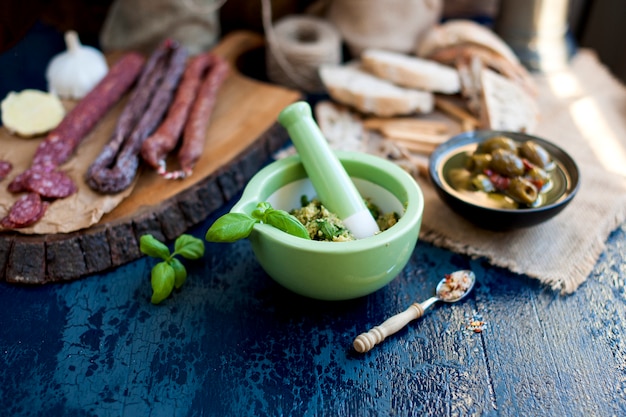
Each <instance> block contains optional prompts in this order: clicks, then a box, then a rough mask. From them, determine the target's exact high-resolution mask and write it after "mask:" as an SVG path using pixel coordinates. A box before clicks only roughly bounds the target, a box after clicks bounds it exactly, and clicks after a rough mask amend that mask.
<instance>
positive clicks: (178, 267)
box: [169, 258, 187, 288]
mask: <svg viewBox="0 0 626 417" xmlns="http://www.w3.org/2000/svg"><path fill="white" fill-rule="evenodd" d="M169 264H170V266H171V267H172V269H174V286H175V287H176V288H180V287H182V286H183V284H184V283H185V281H186V280H187V269H185V265H183V264H182V262H181V261H179V260H178V258H172V259H170V261H169Z"/></svg>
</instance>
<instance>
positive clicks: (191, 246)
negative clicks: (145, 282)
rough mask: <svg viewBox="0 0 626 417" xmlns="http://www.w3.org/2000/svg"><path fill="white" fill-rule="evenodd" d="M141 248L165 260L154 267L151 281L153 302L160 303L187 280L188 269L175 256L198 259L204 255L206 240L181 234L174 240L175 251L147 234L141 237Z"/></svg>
mask: <svg viewBox="0 0 626 417" xmlns="http://www.w3.org/2000/svg"><path fill="white" fill-rule="evenodd" d="M139 250H140V251H141V252H142V253H143V254H145V255H148V256H151V257H153V258H160V259H163V261H161V262H159V263H158V264H156V265H154V267H152V272H151V277H150V282H151V284H152V298H151V302H152V304H159V303H160V302H161V301H163V300H165V299H166V298H167V297H169V295H170V294H171V293H172V291H173V290H174V288H180V287H181V286H182V285H183V284H184V283H185V281H186V280H187V269H185V266H184V265H183V264H182V262H181V261H180V260H179V259H178V258H175V256H176V255H180V256H182V257H183V258H185V259H198V258H201V257H202V256H203V255H204V242H202V240H200V239H198V238H196V237H193V236H191V235H180V236H179V237H178V238H176V241H175V242H174V252H173V253H170V250H169V248H168V247H167V246H166V245H165V244H164V243H162V242H160V241H159V240H158V239H157V238H155V237H154V236H152V235H150V234H147V235H143V236H141V238H140V239H139Z"/></svg>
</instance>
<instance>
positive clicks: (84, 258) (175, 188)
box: [0, 31, 301, 284]
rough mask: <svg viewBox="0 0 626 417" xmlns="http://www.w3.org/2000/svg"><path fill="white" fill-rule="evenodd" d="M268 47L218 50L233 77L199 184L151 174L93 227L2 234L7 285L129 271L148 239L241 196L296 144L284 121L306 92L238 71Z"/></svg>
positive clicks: (237, 41)
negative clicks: (274, 157)
mask: <svg viewBox="0 0 626 417" xmlns="http://www.w3.org/2000/svg"><path fill="white" fill-rule="evenodd" d="M263 46H264V38H263V37H262V36H260V35H258V34H255V33H252V32H243V31H241V32H233V33H231V34H229V35H227V36H226V37H224V39H223V40H222V41H221V42H220V43H219V44H218V45H217V46H216V47H215V48H214V51H215V52H216V53H217V54H219V55H221V56H223V57H225V58H226V59H227V60H228V61H229V62H230V63H231V66H232V70H231V74H230V76H229V78H228V79H227V81H226V82H225V83H224V85H223V86H222V88H221V90H220V93H219V97H218V101H217V102H216V106H215V110H214V113H213V117H212V120H211V123H210V126H209V128H208V131H207V142H206V147H205V150H204V153H203V155H202V157H201V158H200V160H199V161H198V164H197V165H196V168H195V171H194V173H193V175H192V176H191V177H189V178H186V179H184V180H182V181H176V180H174V181H172V180H169V181H168V180H165V179H163V178H162V177H160V176H159V175H157V174H156V173H155V172H153V171H152V170H149V169H143V171H142V172H141V174H140V176H139V179H138V181H137V183H136V185H135V188H134V189H133V191H132V193H131V194H130V195H129V196H128V197H127V198H126V199H124V200H123V201H122V202H121V203H120V204H119V205H118V206H117V207H116V208H115V209H113V211H111V212H109V213H107V214H105V215H104V216H103V217H102V218H101V219H100V220H99V222H98V223H96V224H95V225H93V226H91V227H89V228H86V229H82V230H78V231H75V232H71V233H58V234H33V235H26V234H20V233H16V232H1V233H0V280H5V281H7V282H13V283H25V284H43V283H47V282H59V281H68V280H74V279H78V278H81V277H84V276H86V275H89V274H93V273H97V272H102V271H105V270H107V269H110V268H113V267H116V266H119V265H122V264H124V263H127V262H130V261H132V260H135V259H137V258H139V257H140V256H142V254H141V252H140V251H139V238H140V237H141V236H142V235H143V234H146V233H150V234H152V235H154V236H155V237H157V238H159V239H161V240H167V241H171V240H173V239H175V238H176V237H177V236H179V235H180V234H181V233H184V232H185V231H186V230H188V229H189V228H190V227H192V226H194V225H196V224H198V223H199V222H201V221H202V220H204V219H205V218H206V217H207V216H208V215H209V214H211V213H212V212H213V211H214V210H216V209H217V208H219V207H220V206H222V205H223V204H224V203H225V202H227V201H228V200H229V199H230V198H231V197H232V196H233V195H235V194H236V193H238V192H239V191H240V190H241V189H242V188H243V187H244V186H245V184H246V183H247V181H248V180H249V179H250V178H251V177H252V176H253V175H254V174H255V173H256V172H257V171H258V169H259V168H260V167H262V165H263V164H264V163H265V162H266V161H267V159H268V157H269V156H270V155H271V153H272V152H274V151H276V150H277V149H278V148H280V146H281V145H282V144H284V143H285V142H286V140H287V139H288V137H287V133H286V131H285V130H284V129H283V128H282V127H281V126H279V125H278V124H277V123H276V118H277V116H278V114H279V113H280V111H281V110H282V109H283V108H284V107H285V106H287V105H289V104H290V103H292V102H294V101H296V100H298V99H299V98H300V97H301V95H300V93H299V92H298V91H294V90H289V89H286V88H283V87H280V86H277V85H272V84H269V83H264V82H261V81H258V80H255V79H252V78H249V77H247V76H245V75H243V74H242V72H241V71H240V70H238V64H239V62H240V61H243V59H242V58H243V57H244V56H245V55H246V53H251V52H252V51H254V50H259V49H261V48H262V47H263ZM259 65H263V63H259ZM120 111H121V106H118V109H117V110H116V111H115V110H114V111H112V112H111V114H109V115H107V118H109V119H111V120H109V121H108V122H107V121H106V120H103V122H102V123H100V124H99V125H98V126H97V127H96V129H95V131H94V132H92V134H91V135H92V136H94V137H96V138H102V139H104V141H106V140H107V139H106V138H108V137H109V135H110V133H111V131H112V128H113V125H114V120H115V118H116V117H117V116H118V115H119V112H120ZM93 142H98V141H97V140H91V139H89V140H88V141H85V142H84V143H83V144H81V146H89V144H92V143H93ZM100 142H102V141H100ZM3 186H6V185H5V184H3ZM53 204H54V203H53ZM68 216H71V213H68Z"/></svg>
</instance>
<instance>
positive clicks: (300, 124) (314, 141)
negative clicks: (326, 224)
mask: <svg viewBox="0 0 626 417" xmlns="http://www.w3.org/2000/svg"><path fill="white" fill-rule="evenodd" d="M278 122H279V123H280V124H281V125H282V126H283V127H284V128H285V129H287V132H288V133H289V136H290V138H291V141H292V142H293V144H294V146H295V147H296V150H297V151H298V154H299V155H300V159H301V160H302V165H303V166H304V169H305V171H306V173H307V175H308V177H309V179H310V180H311V183H312V184H313V188H315V191H316V192H317V197H318V198H319V200H320V201H321V203H322V204H323V205H324V206H325V207H326V208H327V209H328V210H330V211H331V212H333V213H335V214H336V215H337V216H338V217H339V218H340V219H341V220H342V221H343V223H344V225H345V226H346V228H347V229H348V230H349V231H350V232H351V233H352V234H353V235H354V237H355V238H357V239H363V238H366V237H370V236H373V235H374V234H376V233H377V232H379V231H380V229H379V228H378V224H376V220H375V219H374V217H373V216H372V214H371V213H370V211H369V210H368V208H367V206H366V205H365V202H364V201H363V198H362V197H361V195H360V194H359V191H358V190H357V189H356V186H355V185H354V182H352V179H351V178H350V176H349V175H348V173H347V172H346V170H345V168H344V167H343V165H341V162H340V161H339V158H337V156H336V155H335V153H334V152H333V151H332V149H330V147H329V146H328V142H327V141H326V138H325V137H324V135H323V134H322V132H321V131H320V129H319V126H318V125H317V123H315V120H313V116H312V114H311V107H310V106H309V105H308V104H307V103H306V102H303V101H299V102H296V103H293V104H291V105H289V106H287V107H285V108H284V109H283V110H282V111H281V113H280V114H279V115H278Z"/></svg>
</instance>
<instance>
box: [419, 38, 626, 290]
mask: <svg viewBox="0 0 626 417" xmlns="http://www.w3.org/2000/svg"><path fill="white" fill-rule="evenodd" d="M535 79H536V81H537V84H538V87H539V97H538V104H539V107H540V110H541V120H540V122H539V125H538V127H537V129H536V130H535V132H533V133H534V134H536V135H537V136H540V137H543V138H545V139H547V140H550V141H552V142H554V143H556V144H557V145H559V146H561V147H562V148H563V149H564V150H565V151H566V152H568V153H569V154H570V155H571V156H572V157H573V158H574V160H575V161H576V163H577V164H578V168H579V170H580V175H581V186H580V189H579V192H578V194H577V195H576V196H575V198H574V199H573V201H572V202H571V203H570V205H569V206H567V207H566V208H565V209H564V210H563V211H562V212H561V213H560V214H558V215H557V216H556V217H554V218H553V219H551V220H549V221H547V222H546V223H543V224H541V225H538V226H535V227H531V228H527V229H520V230H515V231H508V232H491V231H485V230H482V229H479V228H477V227H474V226H473V225H472V224H470V223H468V222H467V221H465V220H464V219H463V218H462V217H460V216H458V215H457V214H455V213H454V212H452V211H451V210H450V209H449V208H448V207H447V206H446V205H445V204H443V203H442V201H441V200H440V199H439V198H438V196H437V195H436V194H435V191H434V189H433V187H432V186H431V185H430V183H428V181H427V180H420V182H421V184H420V185H421V187H422V190H423V191H424V197H425V200H426V201H425V211H424V218H423V222H422V229H421V232H420V239H421V240H423V241H427V242H431V243H433V244H435V245H437V246H441V247H444V248H447V249H450V250H452V251H454V252H457V253H462V254H467V255H471V256H473V257H484V258H486V259H487V260H488V261H489V262H490V263H491V264H493V265H496V266H500V267H504V268H508V269H509V270H511V271H513V272H516V273H520V274H526V275H528V276H530V277H533V278H537V279H538V280H540V281H541V282H543V283H545V284H546V285H548V286H550V287H551V288H553V289H555V290H559V291H561V293H563V294H569V293H572V292H574V291H575V290H576V289H577V288H578V287H579V286H580V285H581V284H582V283H583V282H584V281H585V280H586V279H587V277H588V276H589V274H590V273H591V271H592V269H593V267H594V265H595V264H596V262H597V260H598V258H599V257H600V255H601V254H602V252H603V250H604V248H605V242H606V240H607V238H608V236H609V234H610V233H611V231H613V230H615V229H616V228H617V227H618V226H619V225H620V224H622V223H623V222H624V220H625V219H626V88H625V87H624V86H623V85H622V84H621V83H620V82H619V81H618V80H616V79H615V78H614V77H613V76H612V75H611V74H610V73H609V72H608V70H607V69H606V68H605V67H604V66H603V65H602V64H601V63H600V62H599V61H598V59H597V57H596V55H595V54H594V53H593V52H592V51H589V50H581V51H579V52H578V54H577V55H576V56H575V57H573V59H572V61H571V65H570V68H568V69H567V70H566V71H562V72H558V73H552V74H544V75H535Z"/></svg>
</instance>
